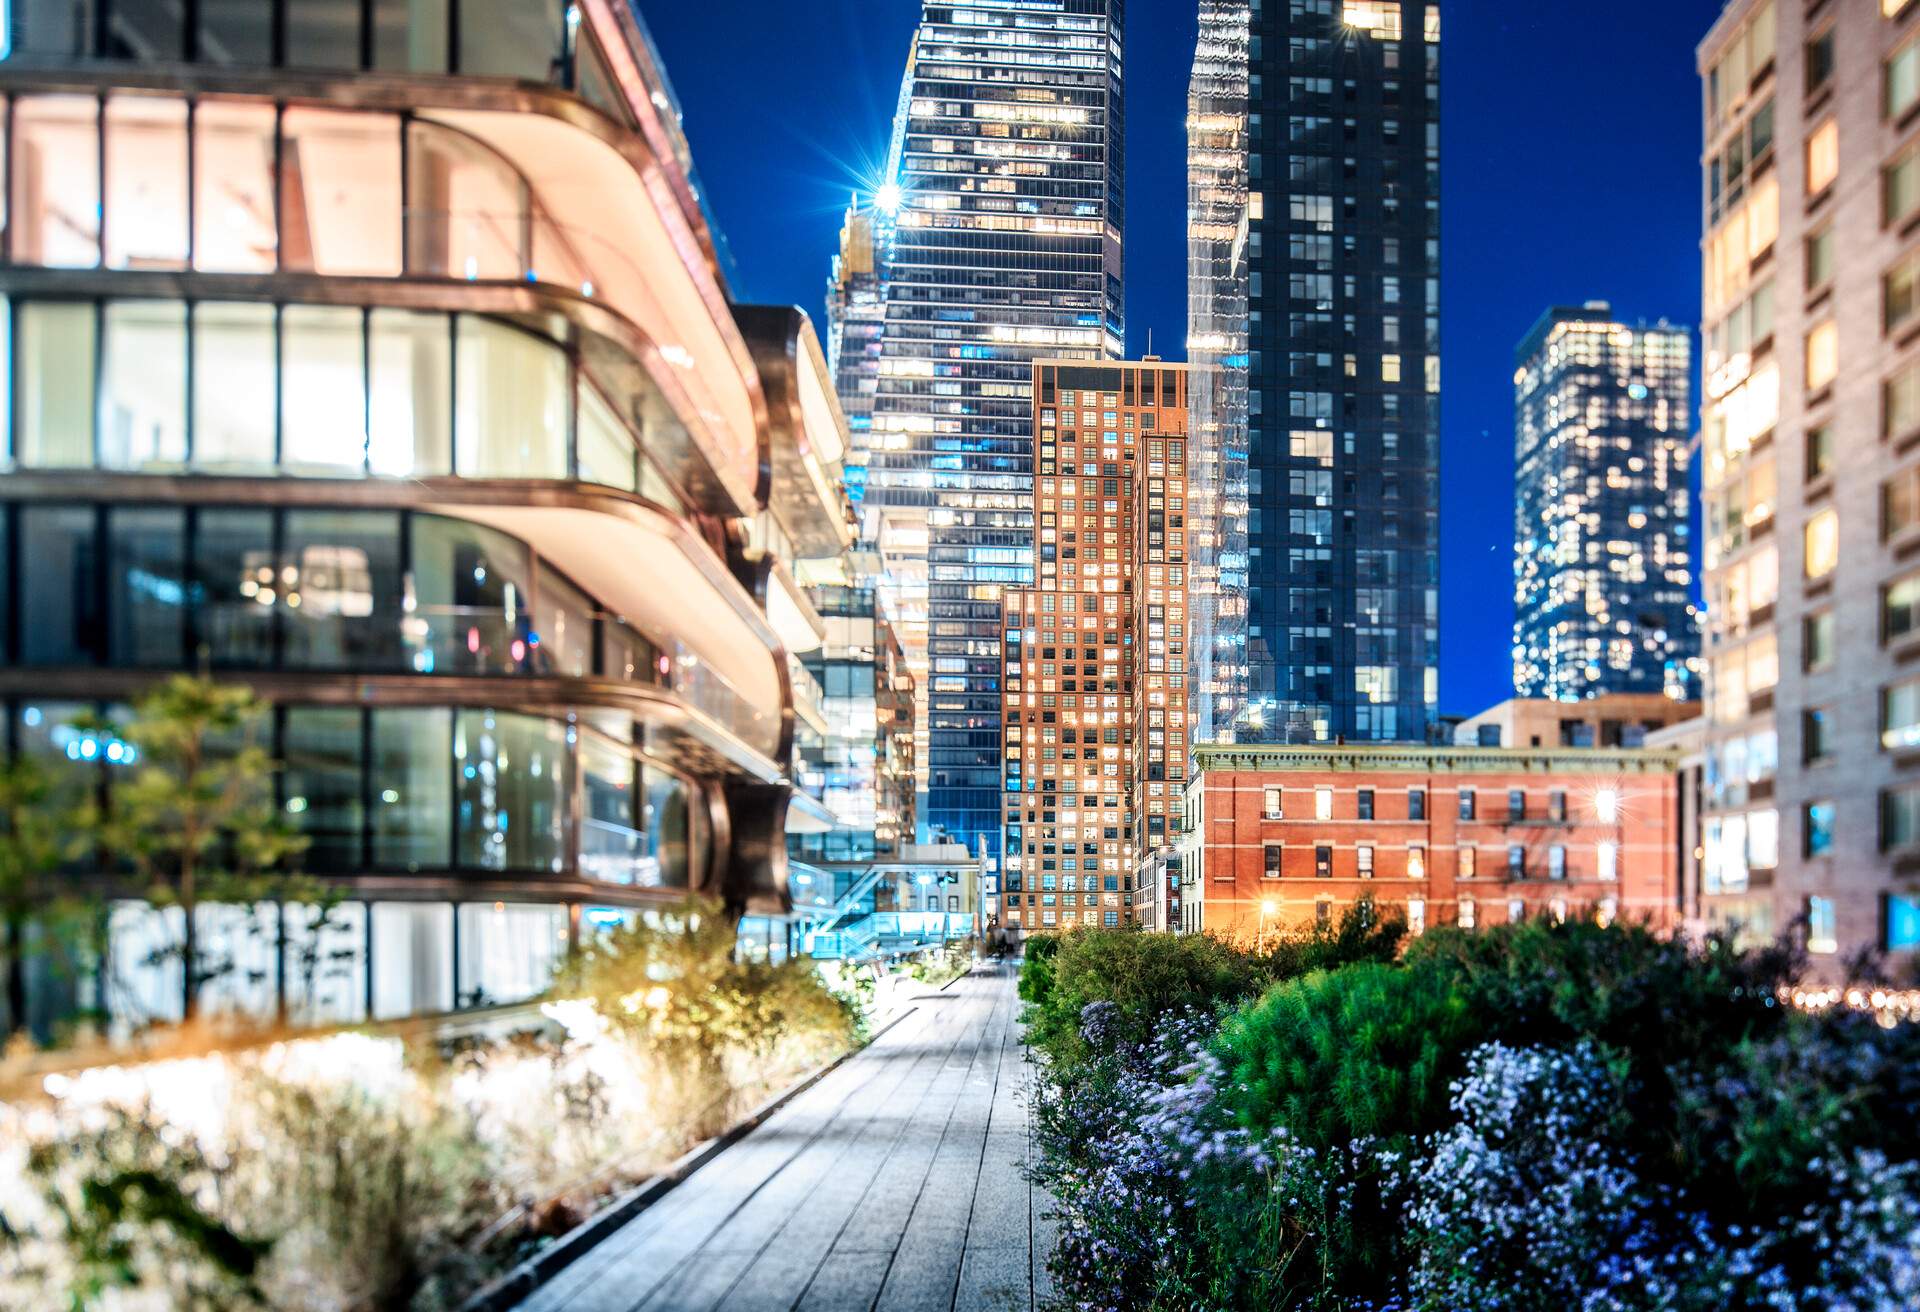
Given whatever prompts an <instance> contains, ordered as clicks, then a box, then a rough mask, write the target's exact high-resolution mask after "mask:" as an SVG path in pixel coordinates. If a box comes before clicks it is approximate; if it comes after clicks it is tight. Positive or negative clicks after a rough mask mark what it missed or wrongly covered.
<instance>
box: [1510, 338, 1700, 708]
mask: <svg viewBox="0 0 1920 1312" xmlns="http://www.w3.org/2000/svg"><path fill="white" fill-rule="evenodd" d="M1689 346H1690V339H1689V337H1688V335H1687V332H1686V330H1685V329H1682V328H1674V327H1671V326H1669V325H1668V324H1667V323H1666V321H1665V320H1662V321H1661V322H1660V323H1659V324H1657V325H1654V326H1651V327H1649V326H1648V325H1646V324H1627V323H1621V322H1620V321H1618V320H1617V319H1615V318H1614V317H1613V315H1612V312H1611V310H1610V308H1609V306H1608V305H1607V303H1606V302H1605V301H1588V302H1587V303H1586V304H1585V305H1584V306H1577V307H1570V306H1554V307H1553V308H1551V309H1549V310H1547V311H1546V313H1544V314H1542V315H1541V316H1540V318H1539V321H1538V322H1536V323H1535V324H1534V325H1533V327H1532V329H1531V330H1529V331H1528V333H1527V335H1526V337H1525V338H1524V339H1522V340H1521V342H1520V345H1519V347H1518V348H1517V349H1516V350H1515V352H1514V374H1513V454H1514V469H1515V477H1514V502H1513V601H1514V621H1513V687H1514V691H1515V692H1516V693H1517V694H1518V695H1519V696H1521V697H1545V698H1550V699H1553V700H1555V701H1578V700H1579V699H1581V698H1583V697H1593V696H1598V695H1600V694H1603V693H1615V692H1657V693H1664V694H1665V695H1667V696H1669V697H1673V698H1676V699H1678V700H1686V699H1688V698H1690V697H1691V696H1692V695H1693V683H1694V679H1693V672H1694V671H1693V667H1694V664H1695V663H1696V661H1697V659H1698V653H1699V650H1700V643H1699V635H1698V631H1697V629H1696V628H1695V624H1694V610H1693V604H1692V601H1691V599H1690V596H1689V594H1690V592H1691V590H1692V585H1693V543H1692V539H1691V537H1690V534H1689V529H1688V501H1689V496H1688V492H1687V466H1688V463H1689V453H1688V446H1689V437H1688V428H1689V427H1690V424H1689V416H1690V414H1691V411H1690V410H1689V408H1688V391H1689V382H1690V378H1691V373H1692V357H1691V353H1690V350H1689Z"/></svg>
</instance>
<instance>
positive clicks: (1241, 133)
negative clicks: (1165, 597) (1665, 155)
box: [1189, 0, 1440, 742]
mask: <svg viewBox="0 0 1920 1312" xmlns="http://www.w3.org/2000/svg"><path fill="white" fill-rule="evenodd" d="M1243 31H1244V32H1245V37H1244V41H1243V38H1242V35H1241V34H1242V32H1243ZM1201 34H1202V45H1201V50H1200V54H1199V57H1198V58H1197V60H1196V64H1195V77H1194V83H1193V91H1192V95H1193V101H1192V103H1193V104H1194V106H1195V111H1196V112H1195V113H1194V114H1193V116H1192V117H1191V119H1190V123H1189V132H1190V138H1189V140H1190V147H1189V148H1190V164H1189V185H1190V187H1191V188H1192V191H1193V194H1194V196H1195V198H1196V201H1195V204H1194V205H1193V207H1192V209H1191V211H1190V222H1191V223H1192V225H1193V229H1192V246H1191V250H1192V256H1191V258H1190V276H1191V277H1192V283H1191V284H1190V289H1189V306H1190V309H1189V318H1190V332H1191V339H1192V340H1191V342H1190V346H1191V348H1192V350H1193V358H1194V361H1195V362H1196V363H1197V364H1209V365H1213V366H1215V367H1217V368H1218V369H1219V370H1220V371H1221V373H1222V375H1223V376H1222V377H1221V378H1219V379H1217V380H1214V381H1210V382H1203V383H1201V384H1199V385H1197V386H1196V388H1195V392H1194V396H1195V400H1194V405H1195V414H1194V416H1193V431H1194V434H1195V452H1194V457H1193V459H1194V462H1195V474H1194V478H1195V485H1196V493H1195V495H1196V498H1197V500H1198V501H1199V502H1200V503H1201V504H1202V505H1203V506H1211V507H1215V508H1216V513H1218V514H1219V515H1220V517H1221V522H1220V523H1219V525H1218V526H1217V527H1216V528H1214V529H1211V530H1209V536H1210V538H1211V539H1213V540H1217V546H1216V545H1211V544H1210V545H1209V546H1208V547H1206V548H1205V549H1204V551H1203V552H1202V553H1200V554H1199V555H1198V557H1197V564H1198V565H1199V567H1200V569H1199V585H1200V587H1201V588H1202V593H1201V598H1200V600H1199V601H1198V602H1197V612H1198V623H1199V625H1200V627H1201V631H1202V635H1203V636H1202V639H1201V641H1199V642H1198V643H1197V644H1196V679H1195V685H1196V697H1197V699H1198V702H1199V705H1198V706H1197V707H1196V713H1195V721H1196V724H1198V725H1199V726H1201V732H1202V733H1205V734H1207V735H1209V736H1211V737H1214V738H1217V739H1227V738H1232V739H1235V740H1240V741H1278V742H1313V741H1332V740H1335V739H1341V738H1344V739H1347V740H1367V739H1377V740H1394V739H1403V740H1405V739H1413V740H1418V739H1424V738H1425V737H1426V736H1427V735H1428V733H1429V732H1430V728H1431V724H1432V721H1433V718H1434V702H1435V699H1436V697H1437V692H1438V685H1437V674H1438V670H1437V665H1436V661H1437V654H1438V653H1437V634H1438V556H1437V549H1438V537H1437V521H1438V496H1439V480H1438V467H1439V403H1440V356H1439V336H1440V305H1439V300H1440V294H1439V286H1440V280H1439V274H1440V268H1439V263H1440V260H1439V249H1440V241H1439V238H1440V176H1439V169H1440V164H1439V157H1440V135H1439V134H1440V125H1439V55H1440V45H1439V39H1440V13H1439V7H1438V5H1437V4H1434V3H1426V2H1424V0H1285V3H1281V2H1280V0H1273V2H1272V3H1267V4H1262V5H1253V6H1248V5H1244V4H1241V5H1233V4H1208V5H1205V6H1203V14H1202V26H1201ZM1243 87H1244V91H1243V90H1242V88H1243ZM1243 178H1244V184H1243V182H1242V179H1243ZM1243 185H1244V188H1245V199H1244V204H1239V203H1238V202H1239V198H1240V189H1241V187H1242V186H1243ZM1242 295H1244V297H1245V306H1246V308H1245V312H1244V315H1242V314H1240V313H1239V312H1238V307H1239V298H1240V297H1241V296H1242ZM1241 332H1244V333H1245V342H1244V349H1243V348H1242V343H1241V340H1240V333H1241ZM1243 388H1244V410H1243V408H1242V405H1241V392H1242V389H1243ZM1242 453H1244V457H1243V454H1242ZM1243 458H1244V462H1245V474H1244V492H1245V511H1244V522H1241V520H1240V518H1239V517H1240V515H1241V461H1242V459H1243ZM1243 538H1244V541H1245V544H1246V545H1245V552H1244V561H1243V559H1242V553H1241V549H1240V543H1241V541H1242V539H1243ZM1243 565H1244V571H1245V582H1244V594H1245V605H1244V608H1242V606H1241V604H1240V588H1241V586H1242V585H1241V578H1240V575H1241V570H1242V567H1243ZM1216 589H1217V596H1216V595H1215V592H1214V591H1213V590H1216ZM1223 667H1224V668H1223ZM1223 697H1224V698H1225V699H1226V701H1227V703H1228V705H1227V706H1225V707H1222V706H1220V705H1218V704H1217V702H1216V700H1215V699H1219V698H1223Z"/></svg>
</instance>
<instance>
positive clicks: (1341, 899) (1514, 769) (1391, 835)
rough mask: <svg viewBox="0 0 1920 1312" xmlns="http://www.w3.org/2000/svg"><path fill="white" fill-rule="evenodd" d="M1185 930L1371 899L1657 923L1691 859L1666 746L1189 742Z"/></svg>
mask: <svg viewBox="0 0 1920 1312" xmlns="http://www.w3.org/2000/svg"><path fill="white" fill-rule="evenodd" d="M1194 760H1195V764H1194V773H1193V777H1192V779H1191V780H1190V781H1189V783H1188V785H1187V792H1186V817H1185V829H1186V833H1185V836H1184V837H1183V839H1182V842H1181V850H1180V892H1181V898H1180V906H1179V916H1178V924H1179V927H1180V928H1181V929H1183V930H1185V931H1188V932H1193V931H1200V930H1204V931H1206V932H1208V933H1214V934H1220V935H1224V936H1228V937H1236V938H1252V937H1257V936H1258V935H1259V934H1260V933H1261V932H1262V931H1263V930H1267V929H1274V928H1280V927H1283V926H1288V925H1298V924H1301V923H1303V922H1312V921H1315V920H1319V921H1332V920H1337V919H1338V917H1339V915H1340V912H1341V910H1342V908H1344V907H1346V906H1349V905H1351V904H1352V903H1353V902H1355V901H1357V900H1358V899H1360V898H1361V897H1363V896H1365V895H1367V894H1372V895H1373V898H1374V901H1375V902H1376V903H1378V904H1380V905H1382V906H1392V907H1398V908H1400V909H1401V910H1403V911H1405V912H1406V914H1407V918H1408V921H1409V922H1410V924H1411V925H1412V926H1413V928H1414V929H1415V930H1416V931H1418V930H1420V929H1424V928H1426V927H1428V926H1432V925H1441V924H1460V925H1465V926H1468V927H1472V926H1475V925H1496V924H1503V923H1506V922H1508V921H1511V920H1518V919H1521V918H1523V917H1531V916H1539V915H1548V916H1555V917H1559V918H1564V917H1567V916H1570V915H1583V914H1588V913H1589V912H1591V913H1593V914H1597V915H1599V916H1601V917H1602V918H1604V919H1613V918H1616V917H1625V918H1626V919H1629V920H1633V921H1643V922H1649V923H1652V924H1654V925H1656V926H1659V927H1661V928H1666V927H1669V926H1671V925H1672V924H1673V923H1674V922H1675V919H1676V912H1677V897H1678V894H1677V876H1676V871H1677V870H1678V867H1679V861H1680V857H1681V852H1680V847H1681V842H1682V839H1681V836H1680V833H1679V829H1678V811H1677V802H1676V782H1675V779H1676V772H1677V769H1678V764H1679V762H1678V758H1677V757H1676V755H1675V754H1674V753H1672V752H1666V751H1655V750H1650V749H1644V748H1638V749H1625V748H1612V749H1598V748H1532V749H1519V750H1514V749H1500V748H1482V747H1424V746H1419V745H1381V746H1372V745H1368V746H1354V747H1345V746H1339V747H1330V746H1325V745H1318V746H1299V747H1296V746H1262V745H1252V744H1236V745H1222V746H1198V747H1195V748H1194Z"/></svg>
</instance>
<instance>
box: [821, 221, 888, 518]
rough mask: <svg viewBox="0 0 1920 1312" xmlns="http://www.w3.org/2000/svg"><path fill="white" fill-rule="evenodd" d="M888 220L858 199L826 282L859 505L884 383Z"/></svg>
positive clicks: (852, 486)
mask: <svg viewBox="0 0 1920 1312" xmlns="http://www.w3.org/2000/svg"><path fill="white" fill-rule="evenodd" d="M884 219H885V216H884V215H882V214H880V213H879V212H877V211H876V210H874V209H873V208H872V207H871V206H862V205H861V203H860V202H859V201H858V200H857V199H856V200H855V201H854V203H853V204H852V205H850V206H848V207H847V216H846V219H845V221H844V222H843V223H842V224H841V227H840V253H839V254H838V255H836V256H834V258H833V273H832V275H831V276H830V277H829V278H828V279H827V367H828V368H829V369H830V370H832V372H833V385H834V391H835V392H836V393H837V394H838V395H839V397H840V407H841V409H842V410H843V411H844V412H845V414H846V416H847V431H848V434H849V436H850V437H851V439H852V449H851V450H850V451H849V452H848V454H847V465H846V483H847V495H848V496H849V497H850V498H851V499H852V500H853V502H854V504H855V505H856V506H858V505H859V504H860V503H861V502H862V501H863V500H864V499H865V497H866V482H867V456H868V451H869V449H870V446H871V443H872V431H873V398H874V394H875V392H876V391H877V390H878V389H879V385H880V334H881V329H882V328H883V327H884V325H885V323H886V318H887V300H886V279H885V270H884V267H883V266H882V264H881V260H880V255H881V250H882V246H883V243H884V241H885V229H884V227H883V222H884Z"/></svg>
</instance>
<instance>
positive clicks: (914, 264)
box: [866, 0, 1125, 852]
mask: <svg viewBox="0 0 1920 1312" xmlns="http://www.w3.org/2000/svg"><path fill="white" fill-rule="evenodd" d="M1122 30H1123V15H1122V4H1121V0H995V3H993V4H991V5H987V4H981V5H974V6H966V5H953V4H941V3H935V0H927V2H926V4H925V7H924V10H923V14H922V20H921V24H920V28H919V31H918V33H917V35H916V38H915V46H914V54H913V57H912V60H911V62H910V64H909V67H908V70H907V85H906V87H905V91H904V94H903V95H902V97H901V107H900V115H901V122H900V124H898V125H896V137H897V139H898V140H899V141H900V142H901V148H900V151H899V152H898V158H899V168H898V172H897V176H896V178H895V179H893V180H891V181H890V182H889V184H888V186H887V187H886V188H883V191H884V192H885V196H884V199H885V201H887V202H888V203H890V204H891V203H893V202H896V201H897V210H896V212H895V214H894V222H893V223H892V224H891V225H890V227H891V233H890V237H889V240H888V241H887V250H886V251H885V253H884V255H883V259H884V261H885V265H886V280H887V322H886V328H885V330H884V333H883V338H882V344H881V353H880V364H879V380H878V387H877V391H876V394H875V397H874V406H873V427H872V437H871V443H870V445H871V455H870V457H869V464H868V472H867V492H866V499H867V502H868V504H869V505H872V506H877V507H879V508H881V509H882V510H884V511H885V513H886V515H887V518H888V519H889V520H890V521H891V522H892V523H893V524H894V525H895V526H897V527H898V528H900V529H902V530H903V531H904V532H905V533H907V534H909V535H911V534H913V533H915V531H916V529H917V528H918V526H920V525H924V532H925V534H926V548H925V555H926V561H927V567H926V580H925V592H924V596H925V607H924V610H923V611H922V612H921V615H923V616H924V620H923V621H922V622H923V623H924V626H925V632H926V635H927V637H926V643H925V653H926V677H925V679H924V681H923V685H922V686H923V687H924V688H925V690H926V691H925V699H926V700H925V722H926V723H927V725H928V729H929V741H928V751H927V764H926V773H927V790H928V796H927V803H926V805H925V807H923V808H922V810H921V814H922V816H923V817H924V818H925V820H926V821H927V822H928V824H930V825H931V826H933V827H936V828H941V829H944V830H945V831H946V832H947V834H948V835H949V836H951V837H952V838H953V839H955V840H956V841H959V842H963V843H965V844H966V845H967V846H968V847H969V848H972V849H974V850H975V851H978V850H980V847H981V845H982V844H983V843H984V844H986V846H987V850H989V851H992V852H997V851H998V850H999V841H998V835H999V831H1000V665H999V653H1000V641H999V626H1000V594H1001V591H1002V590H1003V589H1005V588H1008V587H1019V586H1023V585H1026V584H1028V583H1030V582H1031V581H1032V578H1033V563H1032V554H1031V547H1032V542H1033V501H1032V488H1033V387H1032V376H1033V373H1032V366H1031V361H1033V360H1034V359H1035V358H1037V357H1042V356H1045V357H1051V358H1080V359H1102V358H1108V359H1111V358H1117V357H1118V356H1119V355H1120V354H1121V351H1122V347H1123V343H1124V340H1125V334H1124V331H1123V325H1122V322H1121V231H1122V223H1121V194H1122V182H1123V179H1122V175H1121V152H1120V143H1121V140H1122V121H1121V40H1122ZM1116 559H1117V557H1116ZM904 610H905V612H906V613H905V614H904V615H903V616H902V618H903V621H904V622H903V624H902V632H903V636H907V637H908V638H909V640H911V639H912V637H913V636H915V630H916V628H917V627H918V625H917V624H916V622H915V621H916V619H917V618H919V617H916V616H915V615H914V613H913V611H914V600H913V599H912V598H911V597H909V598H908V599H907V604H906V606H905V607H904Z"/></svg>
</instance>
